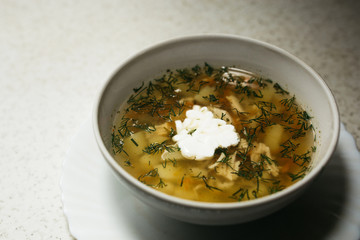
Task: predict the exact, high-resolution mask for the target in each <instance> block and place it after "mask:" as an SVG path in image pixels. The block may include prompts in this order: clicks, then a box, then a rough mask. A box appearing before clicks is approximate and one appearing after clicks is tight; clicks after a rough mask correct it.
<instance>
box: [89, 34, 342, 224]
mask: <svg viewBox="0 0 360 240" xmlns="http://www.w3.org/2000/svg"><path fill="white" fill-rule="evenodd" d="M204 62H208V63H209V64H211V65H215V66H222V65H227V66H229V65H236V66H238V67H241V68H242V69H246V70H249V71H252V72H255V73H258V74H261V75H263V76H266V77H269V78H271V79H273V80H274V81H276V82H278V83H279V84H281V85H282V86H285V87H286V88H287V89H288V90H289V91H290V92H291V93H293V94H295V95H296V98H297V99H298V101H299V102H300V103H302V105H303V107H304V108H305V109H306V110H307V111H308V112H310V113H311V115H312V116H313V117H314V118H313V124H314V125H315V129H316V134H317V151H316V154H315V157H314V159H313V167H312V170H311V171H310V172H309V173H308V174H307V175H306V176H305V177H304V178H303V179H302V180H300V181H298V182H296V183H295V184H293V185H292V186H290V187H288V188H286V189H285V190H283V191H281V192H278V193H275V194H273V195H270V196H266V197H263V198H259V199H255V200H250V201H245V202H235V203H206V202H196V201H190V200H184V199H181V198H177V197H173V196H169V195H167V194H164V193H161V192H159V191H157V190H154V189H152V188H150V187H148V186H146V185H144V184H142V183H141V182H139V181H138V180H137V179H135V178H134V177H132V176H131V175H130V174H129V173H127V172H126V171H125V170H124V169H123V168H122V167H120V166H119V165H118V164H117V163H116V161H115V160H114V158H113V156H112V150H111V127H112V122H113V116H114V114H113V113H114V112H115V111H116V110H117V109H118V108H119V106H120V105H121V104H122V103H123V102H124V101H125V100H127V98H128V97H129V95H130V94H131V93H132V89H133V88H136V87H138V86H139V85H140V83H141V82H142V81H147V80H150V79H153V78H154V77H157V76H158V75H159V73H160V72H163V71H164V70H166V69H175V68H181V67H190V66H194V65H195V64H203V63H204ZM93 127H94V131H95V136H96V140H97V143H98V146H99V148H100V150H101V152H102V154H103V156H104V158H105V159H106V162H107V163H108V164H109V165H110V167H111V169H112V170H113V172H114V174H115V176H116V177H117V178H118V179H119V180H120V182H121V183H122V184H123V185H125V186H126V187H127V188H128V189H129V193H131V194H133V195H135V196H136V197H137V198H138V199H140V200H141V201H143V202H144V203H146V204H148V205H149V206H151V207H152V208H153V209H155V210H156V211H158V212H159V213H162V214H165V215H168V216H170V217H173V218H176V219H179V220H182V221H186V222H190V223H197V224H207V225H225V224H234V223H242V222H247V221H251V220H254V219H257V218H260V217H263V216H265V215H268V214H270V213H272V212H274V211H276V210H278V209H280V208H281V207H284V206H285V205H286V204H288V203H290V202H291V201H292V200H294V199H295V198H296V197H298V196H299V195H300V194H301V193H302V192H303V191H304V190H305V189H306V187H307V186H308V185H309V184H310V183H311V182H312V181H313V180H314V179H315V177H316V176H317V175H318V174H319V173H320V172H321V170H322V169H323V168H324V167H325V165H326V164H327V162H328V160H329V158H330V156H331V154H332V153H333V151H334V150H335V147H336V144H337V141H338V136H339V114H338V109H337V106H336V102H335V100H334V97H333V95H332V93H331V91H330V90H329V88H328V87H327V86H326V84H325V82H324V81H323V80H322V79H321V77H320V76H319V75H318V74H317V73H316V72H315V71H314V70H312V69H311V68H310V67H309V66H307V65H306V64H305V63H303V62H302V61H301V60H299V59H298V58H296V57H294V56H293V55H291V54H289V53H287V52H286V51H284V50H282V49H279V48H277V47H275V46H272V45H269V44H267V43H264V42H260V41H257V40H253V39H249V38H243V37H237V36H230V35H201V36H190V37H184V38H179V39H174V40H170V41H167V42H163V43H161V44H158V45H156V46H153V47H150V48H148V49H146V50H145V51H142V52H140V53H139V54H137V55H135V56H134V57H132V58H130V59H129V60H127V61H125V63H124V64H122V65H121V66H120V68H119V69H118V70H117V72H116V73H115V74H114V75H113V76H112V77H111V78H110V79H109V80H108V81H107V82H106V84H105V86H104V88H103V89H102V91H101V93H100V95H99V97H98V99H97V103H96V106H95V111H94V115H93Z"/></svg>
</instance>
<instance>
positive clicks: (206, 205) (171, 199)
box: [92, 34, 340, 210]
mask: <svg viewBox="0 0 360 240" xmlns="http://www.w3.org/2000/svg"><path fill="white" fill-rule="evenodd" d="M215 39H217V40H237V41H240V42H247V43H250V44H255V45H259V46H261V47H264V48H266V49H269V50H272V51H275V52H277V53H278V54H281V55H283V56H285V57H287V58H289V60H292V61H294V62H295V63H296V64H298V65H300V66H301V67H302V68H304V69H305V70H306V71H307V72H308V73H310V74H311V76H312V77H313V78H314V79H316V80H317V82H318V83H319V84H320V85H321V88H322V90H323V91H324V92H325V94H326V96H327V99H328V102H329V105H330V109H331V112H332V119H333V121H334V126H333V127H334V129H333V135H332V138H331V141H330V143H329V146H328V151H327V152H326V154H325V155H324V157H323V158H322V159H321V160H320V161H319V163H318V164H317V166H316V167H315V168H313V169H311V171H310V172H309V173H308V174H306V176H305V177H304V178H303V179H301V180H300V181H298V182H296V183H294V184H292V185H291V186H289V187H287V188H286V189H284V190H282V191H280V192H277V193H274V194H271V195H267V196H264V197H261V198H257V199H252V200H249V201H244V202H202V201H195V200H188V199H183V198H180V197H175V196H171V195H168V194H166V193H163V192H160V191H158V190H156V189H153V188H151V187H149V186H146V185H145V184H143V183H141V182H140V181H138V180H137V179H136V178H134V177H133V176H131V175H130V174H129V173H128V172H127V171H126V170H124V169H123V168H122V167H121V166H120V165H119V164H118V163H117V162H116V161H115V159H114V158H113V157H112V155H111V154H110V152H109V151H108V150H107V148H106V147H105V144H104V142H103V140H102V138H101V134H100V128H99V117H98V116H99V110H100V107H101V102H102V99H103V96H104V93H105V92H106V90H107V88H108V86H109V85H110V83H111V82H112V81H114V78H115V76H116V75H117V73H118V72H120V71H121V69H122V68H124V67H126V66H127V65H130V64H132V63H133V62H135V61H136V60H137V59H138V58H141V57H144V56H145V55H148V54H151V53H153V52H156V51H159V50H161V49H164V48H167V47H169V46H176V44H179V43H184V42H188V43H190V42H192V41H202V40H215ZM92 125H93V132H94V135H95V139H96V142H97V145H98V147H99V149H100V151H101V153H102V155H103V157H104V158H105V160H106V162H107V163H108V164H109V165H110V167H111V168H112V169H113V170H114V171H115V172H116V173H117V174H119V175H120V177H121V178H122V179H123V180H126V182H128V183H130V184H131V185H132V186H133V187H136V188H137V189H140V190H141V191H143V192H145V193H146V194H148V195H151V196H152V197H154V198H156V199H159V200H162V201H165V202H168V203H171V204H175V205H179V206H182V207H189V208H197V209H207V210H233V209H240V208H248V207H255V206H258V205H262V204H265V203H268V202H272V201H275V200H277V199H280V198H282V197H284V196H286V195H289V194H292V193H294V192H296V191H297V190H298V189H299V188H301V186H303V185H307V184H308V183H310V182H311V181H312V180H313V179H314V178H315V177H316V176H317V175H318V173H319V172H321V171H322V169H323V168H324V167H325V165H326V164H327V162H328V161H329V160H330V157H331V155H332V154H333V152H334V151H335V148H336V146H337V143H338V140H339V133H340V116H339V111H338V106H337V103H336V101H335V97H334V95H333V93H332V91H331V90H330V88H329V87H328V85H327V84H326V82H325V81H324V80H323V79H322V78H321V77H320V75H319V74H318V73H317V72H316V71H315V70H313V69H312V68H311V67H310V66H308V65H307V64H306V63H305V62H303V61H302V60H300V59H299V58H298V57H296V56H294V55H292V54H290V53H289V52H287V51H286V50H284V49H281V48H279V47H277V46H274V45H272V44H269V43H266V42H263V41H260V40H257V39H253V38H249V37H244V36H238V35H231V34H199V35H188V36H182V37H176V38H172V39H168V40H165V41H162V42H159V43H157V44H154V45H152V46H150V47H147V48H145V49H143V50H141V51H139V52H138V53H136V54H134V55H132V56H130V57H129V58H127V59H125V60H124V61H123V62H122V64H120V66H119V67H118V68H117V69H116V70H115V71H114V72H113V74H112V75H111V76H110V77H109V78H108V79H107V81H106V82H105V83H104V84H103V87H102V88H101V89H100V91H99V93H98V95H97V98H96V101H95V104H94V108H93V114H92Z"/></svg>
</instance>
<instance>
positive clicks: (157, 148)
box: [143, 140, 179, 154]
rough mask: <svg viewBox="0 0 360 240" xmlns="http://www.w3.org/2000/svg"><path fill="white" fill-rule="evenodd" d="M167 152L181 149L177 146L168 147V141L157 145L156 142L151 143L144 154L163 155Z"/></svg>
mask: <svg viewBox="0 0 360 240" xmlns="http://www.w3.org/2000/svg"><path fill="white" fill-rule="evenodd" d="M165 150H166V151H168V152H175V151H177V150H179V148H178V147H176V146H168V145H167V140H165V141H163V142H161V143H156V142H155V143H151V144H150V145H149V146H147V147H145V149H144V150H143V152H144V153H147V154H157V153H162V152H163V151H165Z"/></svg>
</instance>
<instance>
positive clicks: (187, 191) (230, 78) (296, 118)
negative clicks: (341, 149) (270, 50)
mask: <svg viewBox="0 0 360 240" xmlns="http://www.w3.org/2000/svg"><path fill="white" fill-rule="evenodd" d="M310 119H311V117H310V116H309V115H308V113H307V112H306V111H305V110H304V109H302V108H301V106H300V105H299V103H298V102H297V101H296V98H295V96H294V95H291V94H290V93H289V92H288V91H286V90H285V89H283V88H282V87H281V86H280V85H279V84H278V83H274V82H273V81H272V80H270V79H265V78H262V77H259V76H256V75H255V74H252V73H249V72H246V71H243V70H240V69H236V68H232V67H221V68H213V67H212V66H210V65H209V64H207V63H205V64H204V66H203V67H200V66H199V65H196V66H194V67H192V68H185V69H177V70H174V71H172V70H167V71H166V73H165V74H164V75H163V76H161V77H159V78H156V79H154V80H152V81H149V82H147V83H143V84H142V85H141V86H139V88H136V89H134V93H133V94H132V95H131V96H130V98H129V99H128V101H127V103H126V104H125V105H124V106H122V107H121V108H120V109H119V111H118V112H117V115H116V117H115V121H114V127H113V139H112V144H113V152H114V155H115V159H116V160H117V161H118V163H119V164H120V165H121V166H122V167H123V168H124V169H125V170H126V171H128V172H129V173H130V174H131V175H132V176H134V177H135V178H137V179H138V180H139V181H141V182H143V183H144V184H146V185H148V186H150V187H153V188H155V189H157V190H159V191H161V192H164V193H167V194H170V195H173V196H177V197H181V198H185V199H191V200H196V201H206V202H233V201H245V200H250V199H254V198H259V197H262V196H266V195H269V194H273V193H276V192H278V191H281V190H283V189H284V188H286V187H288V186H289V185H291V184H293V183H294V182H296V181H297V180H299V179H301V178H303V177H304V175H305V174H306V173H307V171H308V169H309V168H310V164H311V156H312V153H313V152H315V151H316V147H315V146H314V138H315V134H314V131H313V126H312V124H311V122H310Z"/></svg>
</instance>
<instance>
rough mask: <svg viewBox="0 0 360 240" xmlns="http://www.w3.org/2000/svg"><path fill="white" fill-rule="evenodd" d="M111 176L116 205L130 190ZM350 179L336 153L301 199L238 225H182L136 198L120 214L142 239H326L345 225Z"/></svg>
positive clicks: (120, 210)
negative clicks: (270, 213) (344, 211)
mask: <svg viewBox="0 0 360 240" xmlns="http://www.w3.org/2000/svg"><path fill="white" fill-rule="evenodd" d="M109 176H110V177H109V178H111V179H109V180H110V181H111V182H110V184H113V189H114V191H113V193H114V194H113V197H114V201H117V200H119V199H122V198H123V197H124V194H126V193H127V192H124V191H126V190H124V189H122V190H121V189H120V190H119V183H118V182H117V181H115V180H114V177H113V176H112V175H111V174H109ZM346 176H347V174H346V167H345V160H344V159H343V158H342V157H341V156H340V154H339V153H337V151H335V153H334V155H333V156H332V158H331V160H330V162H329V164H328V165H327V167H326V169H325V170H324V171H323V172H322V174H321V175H320V176H319V177H318V178H317V179H316V180H315V182H314V183H313V184H312V185H311V186H310V187H309V188H308V189H307V190H306V192H305V193H304V194H303V195H302V196H301V197H300V198H298V199H297V200H295V201H294V202H293V203H291V204H290V205H288V206H287V207H285V208H283V209H282V210H280V211H278V212H276V213H274V214H272V215H270V216H267V217H265V218H262V219H259V220H256V221H253V222H249V223H244V224H238V225H231V226H201V225H194V224H189V223H184V222H180V221H177V220H174V219H171V218H168V217H166V216H163V215H160V214H158V213H155V212H153V210H152V209H150V208H148V207H146V206H145V205H144V204H142V203H141V202H139V201H138V200H136V199H134V198H132V197H129V198H128V200H126V201H124V200H123V201H124V202H123V203H125V204H126V205H127V206H124V204H122V206H121V209H120V208H118V211H117V213H118V214H119V215H120V214H122V216H121V217H122V218H123V217H125V218H127V219H128V221H127V226H126V227H130V228H132V229H134V230H133V232H134V234H135V235H136V236H137V238H138V239H154V240H155V239H156V240H159V239H170V238H171V239H187V240H191V239H196V240H198V239H207V240H210V239H216V240H219V239H226V238H229V239H234V238H235V239H326V238H327V236H330V234H331V230H332V229H333V228H334V227H335V226H336V225H337V224H338V223H339V221H341V216H342V213H343V210H344V205H345V203H346V201H347V199H346V196H347V193H346V191H347V189H348V188H347V185H348V179H347V178H346ZM131 205H132V206H131ZM124 207H125V209H124ZM117 213H114V214H117ZM124 215H126V216H124ZM159 235H161V236H159Z"/></svg>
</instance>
